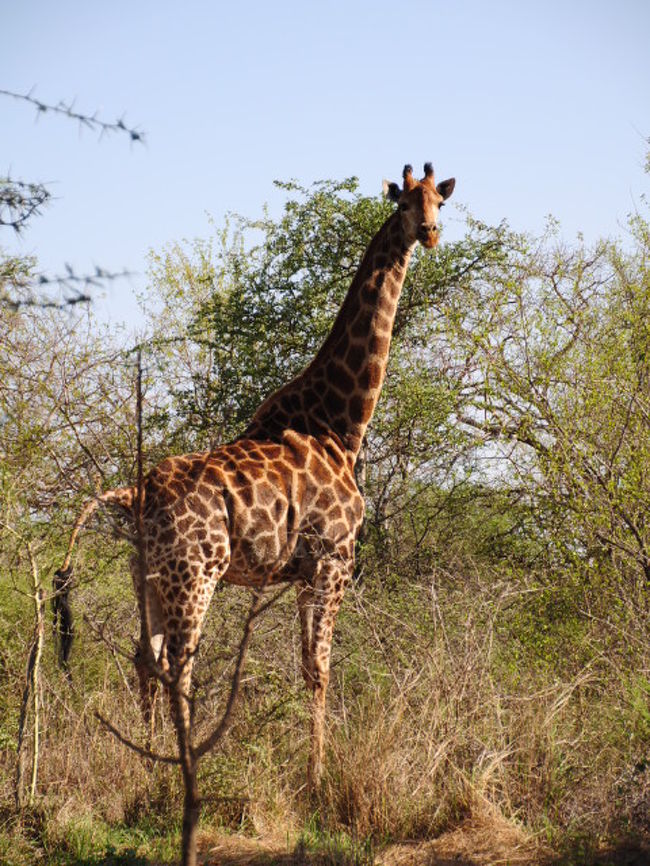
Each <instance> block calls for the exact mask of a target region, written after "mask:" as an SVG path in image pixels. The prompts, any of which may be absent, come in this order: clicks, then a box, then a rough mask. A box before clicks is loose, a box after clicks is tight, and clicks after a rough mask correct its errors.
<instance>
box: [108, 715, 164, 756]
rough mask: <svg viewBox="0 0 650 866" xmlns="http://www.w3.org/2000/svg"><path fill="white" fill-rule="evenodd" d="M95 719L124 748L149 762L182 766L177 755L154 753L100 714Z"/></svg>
mask: <svg viewBox="0 0 650 866" xmlns="http://www.w3.org/2000/svg"><path fill="white" fill-rule="evenodd" d="M95 717H96V718H97V719H98V721H100V722H101V723H102V725H104V727H105V728H106V729H107V730H108V731H110V732H111V734H113V736H114V737H115V738H116V739H118V740H119V741H120V743H122V744H123V745H124V746H126V747H127V748H129V749H131V750H132V751H134V752H136V753H137V754H138V755H140V757H142V758H146V759H147V760H148V761H160V763H161V764H180V759H179V758H177V757H176V756H175V755H160V754H159V753H158V752H152V751H151V750H150V749H145V748H143V747H142V746H139V745H138V744H137V743H134V742H133V740H130V739H129V738H128V737H126V736H125V735H124V734H123V733H122V732H121V731H120V730H118V728H116V727H115V725H113V724H111V722H109V721H108V719H106V718H104V716H102V714H101V713H100V712H96V713H95Z"/></svg>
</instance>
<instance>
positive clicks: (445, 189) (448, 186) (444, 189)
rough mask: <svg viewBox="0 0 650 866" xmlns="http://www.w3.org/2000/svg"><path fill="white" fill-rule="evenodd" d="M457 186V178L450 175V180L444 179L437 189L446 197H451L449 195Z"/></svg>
mask: <svg viewBox="0 0 650 866" xmlns="http://www.w3.org/2000/svg"><path fill="white" fill-rule="evenodd" d="M455 186H456V178H455V177H450V178H449V180H442V181H440V183H439V184H438V186H437V187H436V190H437V191H438V192H439V193H440V195H441V196H442V197H443V199H445V198H449V196H450V195H451V194H452V192H453V191H454V187H455Z"/></svg>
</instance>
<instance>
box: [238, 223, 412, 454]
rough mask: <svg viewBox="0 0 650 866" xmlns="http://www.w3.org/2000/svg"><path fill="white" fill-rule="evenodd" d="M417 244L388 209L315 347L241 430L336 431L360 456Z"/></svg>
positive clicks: (253, 433)
mask: <svg viewBox="0 0 650 866" xmlns="http://www.w3.org/2000/svg"><path fill="white" fill-rule="evenodd" d="M413 246H414V244H407V243H406V242H405V240H404V236H403V233H402V228H401V223H400V220H399V217H398V215H397V213H395V214H393V215H392V216H390V217H389V218H388V219H387V220H386V222H385V223H384V225H383V226H382V227H381V229H380V230H379V232H378V233H377V234H376V235H375V237H374V238H373V240H372V241H371V242H370V246H369V247H368V249H367V251H366V253H365V255H364V257H363V260H362V262H361V264H360V266H359V269H358V271H357V273H356V275H355V277H354V279H353V280H352V285H351V286H350V289H349V290H348V293H347V295H346V297H345V299H344V301H343V304H342V306H341V309H340V310H339V313H338V316H337V317H336V320H335V321H334V325H333V327H332V330H331V332H330V334H329V336H328V337H327V339H326V340H325V342H324V344H323V346H322V347H321V349H320V350H319V352H318V354H317V355H316V357H315V358H314V360H313V361H312V362H311V363H310V364H309V366H308V367H307V368H306V369H305V370H304V371H303V372H302V373H301V374H300V375H299V376H297V377H296V378H295V379H293V380H292V381H291V382H289V383H288V384H287V385H285V386H284V387H282V388H280V390H279V391H276V392H275V393H274V394H272V395H271V396H270V397H268V398H267V399H266V400H265V401H264V402H263V403H262V405H261V406H260V408H259V409H258V410H257V412H256V413H255V415H254V417H253V420H252V422H251V424H250V425H249V427H248V429H247V430H246V432H245V433H244V434H243V435H244V437H247V438H261V437H269V438H276V437H277V436H278V435H281V433H282V432H283V431H284V430H286V429H294V430H296V431H297V432H300V433H308V434H311V435H315V436H316V435H323V434H329V435H335V436H336V437H338V439H339V440H340V441H341V444H342V445H343V447H344V449H345V450H346V451H347V452H349V453H351V455H352V456H353V457H354V458H356V456H357V454H358V453H359V449H360V447H361V443H362V441H363V436H364V434H365V431H366V428H367V426H368V424H369V422H370V419H371V418H372V415H373V412H374V410H375V406H376V405H377V401H378V399H379V395H380V393H381V388H382V385H383V381H384V375H385V372H386V364H387V362H388V352H389V349H390V341H391V335H392V331H393V324H394V321H395V314H396V312H397V302H398V300H399V296H400V293H401V290H402V286H403V284H404V279H405V277H406V271H407V267H408V263H409V260H410V258H411V253H412V252H413Z"/></svg>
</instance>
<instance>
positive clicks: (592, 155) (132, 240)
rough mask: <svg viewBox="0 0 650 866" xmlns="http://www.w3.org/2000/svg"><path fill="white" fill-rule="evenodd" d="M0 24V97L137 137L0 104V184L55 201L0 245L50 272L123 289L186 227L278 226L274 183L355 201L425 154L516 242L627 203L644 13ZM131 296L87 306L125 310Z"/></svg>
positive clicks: (1, 5)
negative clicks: (263, 215)
mask: <svg viewBox="0 0 650 866" xmlns="http://www.w3.org/2000/svg"><path fill="white" fill-rule="evenodd" d="M0 31H1V32H2V52H1V53H0V88H4V89H8V90H15V91H20V92H26V91H28V90H30V89H31V88H32V87H35V95H36V96H38V97H39V98H40V99H42V100H43V101H47V102H57V101H58V100H60V99H63V100H71V99H73V98H74V99H75V106H76V108H77V109H78V110H80V111H87V112H89V113H92V112H94V111H95V110H96V109H98V110H99V113H100V116H101V117H102V118H103V119H106V120H113V119H115V118H116V117H118V116H120V115H122V114H123V113H125V115H126V120H127V122H130V123H132V124H134V125H138V126H139V127H140V128H141V129H142V130H144V131H145V132H146V133H147V144H146V146H145V147H140V146H132V145H130V143H129V142H128V140H127V138H126V137H125V136H122V135H113V136H109V137H105V138H103V139H102V140H101V141H97V137H96V136H95V135H93V134H92V133H90V132H88V131H83V132H81V133H80V131H79V130H78V128H77V126H76V125H75V124H74V123H71V122H70V121H67V120H65V119H62V118H58V117H53V116H49V115H48V116H45V117H41V118H40V120H38V122H35V113H34V110H33V109H32V108H30V107H29V106H27V105H25V104H22V103H20V102H15V101H13V100H9V99H7V98H0V131H1V134H0V173H4V172H6V171H10V172H11V175H12V176H13V177H14V178H16V179H27V180H41V181H47V182H50V183H51V189H52V191H53V192H54V194H55V196H56V201H54V202H53V203H52V204H51V206H50V207H49V208H48V210H47V211H46V213H45V215H44V216H43V217H41V218H39V219H37V220H34V221H33V222H32V225H31V227H30V228H29V230H28V231H27V232H26V233H25V235H24V237H23V238H22V239H16V238H14V237H13V236H12V234H11V232H10V231H9V230H8V229H1V228H0V232H1V233H2V234H0V246H2V247H3V248H4V249H5V250H10V251H16V250H18V251H20V252H22V253H35V254H36V255H37V256H38V258H39V261H40V264H41V266H42V268H43V269H44V270H46V271H50V272H61V271H62V269H63V263H64V262H70V263H71V264H72V265H73V266H74V268H75V270H77V271H78V272H83V271H84V270H88V269H92V267H93V266H94V265H95V264H98V265H101V266H103V267H106V268H114V269H120V268H122V267H127V268H129V269H131V270H134V271H139V272H140V274H141V275H140V277H138V278H137V280H136V281H135V285H136V286H140V287H142V286H144V285H145V280H146V255H147V251H148V250H149V249H150V248H153V249H156V250H160V249H161V248H162V246H163V245H164V244H166V243H168V242H171V241H175V240H181V239H183V238H193V237H196V236H207V235H208V234H209V233H210V231H211V229H210V224H209V221H208V218H207V214H211V215H212V216H213V217H214V218H215V219H216V220H217V222H219V221H220V220H221V219H222V217H223V215H224V214H225V213H226V212H228V211H237V212H239V213H243V214H245V215H247V216H257V215H258V214H259V213H260V212H261V209H262V206H263V204H264V203H265V202H268V203H269V204H270V206H271V210H272V212H278V211H279V209H280V206H281V202H282V198H281V195H280V194H279V193H278V191H276V190H275V189H274V187H273V180H274V179H276V178H278V179H288V178H291V177H295V178H297V179H299V180H300V181H302V182H304V183H310V182H311V181H313V180H317V179H322V178H342V177H347V176H349V175H357V176H358V177H359V178H360V182H361V189H362V191H363V192H364V193H368V194H372V193H375V192H379V190H380V187H381V180H382V178H383V177H388V178H389V179H392V178H395V179H399V174H400V170H401V167H402V165H403V164H404V163H405V162H413V163H414V164H415V165H416V166H417V167H418V169H419V168H420V167H421V165H422V163H423V162H424V161H425V160H432V161H433V163H434V166H435V168H436V176H437V177H438V178H440V179H442V178H443V177H447V176H450V175H455V176H456V178H457V187H456V192H455V194H454V199H452V200H451V202H450V205H451V204H452V203H453V202H454V201H457V202H459V203H463V204H465V205H467V206H468V207H469V208H470V209H471V211H472V212H473V213H474V214H475V215H476V216H478V217H480V218H482V219H484V220H487V221H490V222H498V221H500V220H501V219H502V218H504V217H505V218H507V219H508V220H509V222H510V224H511V225H512V227H513V228H515V229H522V230H533V231H534V230H539V229H540V228H541V227H542V226H543V224H544V219H545V216H546V215H547V214H549V213H553V214H554V215H555V216H556V217H558V218H559V219H560V221H561V223H562V226H563V233H564V234H565V235H566V237H568V238H572V237H574V236H575V234H576V233H577V232H578V231H583V232H584V234H585V236H586V238H587V239H595V238H596V237H599V236H601V235H613V234H619V233H620V231H621V228H620V227H621V225H622V224H623V223H624V221H625V217H626V214H628V213H629V212H630V211H632V210H633V209H634V207H635V205H636V203H637V202H638V200H639V197H640V195H641V194H642V193H643V192H644V191H647V189H648V178H647V177H646V176H644V174H643V163H644V157H645V151H646V147H647V146H646V143H645V141H644V139H645V138H647V137H648V136H649V135H650V47H649V46H650V3H648V2H647V0H619V2H618V3H612V2H603V0H564V2H558V0H544V2H542V0H525V2H524V0H511V2H503V0H491V2H481V0H456V2H450V0H446V2H438V0H393V2H385V0H372V2H371V0H346V2H341V0H327V2H320V3H316V2H310V0H301V2H289V0H286V2H285V0H275V2H270V0H266V2H263V0H248V2H228V3H225V2H217V0H214V2H207V0H203V2H200V0H182V2H181V0H179V2H166V0H155V2H154V0H137V2H136V0H129V2H124V0H111V2H110V3H109V2H88V0H85V2H83V0H57V2H55V3H54V2H46V0H21V2H15V0H0ZM445 217H446V219H445V223H446V225H447V229H446V231H447V236H448V237H453V236H454V235H455V234H456V235H457V234H458V232H459V231H460V230H461V229H460V224H458V223H456V224H455V220H456V219H457V218H458V214H456V215H454V209H453V208H452V207H449V208H448V209H447V210H446V211H445ZM443 237H444V235H443ZM133 288H134V286H133V285H130V284H128V283H119V284H118V283H115V284H113V285H109V286H108V287H107V289H106V298H105V299H104V300H98V301H97V310H98V313H99V314H100V315H101V316H102V317H110V318H111V319H112V320H114V321H119V320H121V319H123V318H124V317H128V316H130V315H131V314H132V313H133V311H134V310H135V303H134V302H133Z"/></svg>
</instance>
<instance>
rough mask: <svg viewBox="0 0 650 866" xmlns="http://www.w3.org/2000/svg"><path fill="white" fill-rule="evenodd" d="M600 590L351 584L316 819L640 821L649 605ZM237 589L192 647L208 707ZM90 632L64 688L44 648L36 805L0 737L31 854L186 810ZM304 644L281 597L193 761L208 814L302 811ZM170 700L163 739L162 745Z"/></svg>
mask: <svg viewBox="0 0 650 866" xmlns="http://www.w3.org/2000/svg"><path fill="white" fill-rule="evenodd" d="M110 595H111V598H113V599H114V598H115V595H116V594H115V590H114V587H113V588H111V589H110ZM610 601H611V599H610ZM601 602H602V603H601V604H600V607H599V608H598V609H597V608H596V606H594V605H591V606H590V608H589V609H588V610H587V609H584V610H582V613H581V605H582V601H581V600H580V599H579V598H578V597H577V596H576V597H572V599H569V600H567V597H566V596H565V595H563V593H562V592H561V591H560V590H559V589H558V590H557V591H556V590H554V589H553V588H552V585H551V589H549V583H548V582H544V583H542V582H536V581H535V580H533V579H532V578H531V577H530V575H527V576H526V579H525V580H524V579H520V578H515V577H513V574H512V573H511V572H505V571H503V572H499V571H495V570H490V569H487V568H483V569H478V568H474V569H471V568H470V569H466V570H465V571H464V572H463V573H455V574H452V573H451V572H449V571H438V572H432V573H431V574H429V575H427V576H426V577H425V578H420V579H419V580H418V581H417V582H414V581H410V582H409V581H402V582H400V581H392V582H390V583H387V582H385V581H384V582H380V581H378V582H372V581H367V582H366V583H364V584H363V585H361V586H357V587H355V588H353V589H351V590H350V591H349V593H348V596H347V598H346V602H345V604H344V608H343V610H342V612H341V615H340V617H339V623H338V626H337V632H336V640H335V649H334V655H333V668H332V680H331V686H330V694H329V710H330V711H329V717H328V731H327V740H326V742H327V754H326V762H325V778H324V783H323V789H322V794H321V802H320V809H319V815H320V817H319V825H318V832H319V833H320V834H321V835H322V838H323V839H324V838H325V837H326V836H327V834H330V836H329V837H328V838H331V839H336V838H339V837H337V836H336V834H343V836H341V837H340V838H349V839H351V840H357V841H353V842H352V843H351V848H350V850H353V849H354V851H356V854H355V855H354V856H357V855H358V856H359V857H361V858H362V859H363V857H366V855H367V853H368V851H369V850H370V848H368V846H367V845H366V842H364V840H373V842H372V845H373V846H374V848H376V847H377V846H378V845H381V844H383V843H385V842H387V841H389V840H393V841H399V840H406V839H428V838H431V837H433V836H435V835H437V834H440V833H442V832H443V831H449V830H452V829H453V828H455V827H457V826H459V824H461V823H462V822H463V821H467V820H473V821H476V820H481V821H490V820H494V821H500V822H503V821H505V822H508V823H509V824H510V825H511V826H513V827H516V828H518V829H519V830H520V831H521V832H522V833H523V834H527V835H528V836H530V837H534V838H537V839H540V840H543V841H544V842H545V843H549V844H551V845H553V846H554V847H556V848H561V847H562V845H566V844H568V841H570V840H572V839H573V840H576V839H580V840H584V839H589V840H590V844H592V845H593V846H597V844H598V842H599V840H602V839H605V838H609V839H612V838H615V837H618V836H625V837H627V838H635V839H637V840H641V842H642V843H644V844H645V843H647V842H649V841H650V822H649V818H648V816H649V815H650V800H649V795H650V783H649V779H650V760H649V758H650V710H649V707H650V689H649V684H648V680H649V676H648V671H649V669H650V650H649V646H648V641H647V631H646V630H647V623H646V620H645V617H644V615H643V611H642V610H641V609H640V608H638V607H634V605H632V606H629V605H628V606H627V607H624V612H623V613H621V610H623V608H621V606H620V605H619V606H618V608H617V611H618V612H617V613H616V615H614V613H613V611H612V609H611V606H610V610H609V612H608V609H607V608H608V604H609V602H608V601H607V599H602V600H601ZM120 604H121V605H122V606H123V610H122V609H121V608H119V605H118V615H117V616H115V617H114V620H115V622H116V623H118V622H119V623H121V626H120V628H122V633H121V634H118V635H117V636H118V637H120V639H122V640H124V641H126V642H127V643H128V641H129V640H130V639H131V636H132V631H133V626H134V623H135V620H132V618H130V616H129V615H128V613H127V611H128V609H129V604H130V603H129V600H128V597H127V596H126V595H125V596H124V597H123V600H122V601H121V602H120ZM246 604H247V598H246V595H245V593H241V592H239V591H238V590H233V589H231V588H226V589H223V590H220V591H219V592H218V593H217V595H216V597H215V599H214V602H213V605H212V609H211V612H210V616H209V620H208V623H207V627H206V634H205V638H204V641H203V645H202V648H201V652H200V654H199V658H198V660H197V682H198V685H199V701H198V703H197V719H198V724H199V728H200V727H201V725H202V724H205V725H206V726H207V725H209V724H210V721H211V719H213V718H214V717H215V715H216V713H217V711H218V709H219V707H220V706H222V704H223V700H224V695H225V690H226V688H227V685H228V674H229V670H230V668H229V658H230V653H231V650H232V649H233V647H234V646H235V644H236V641H237V639H238V637H239V634H238V627H237V623H238V622H241V614H242V611H243V610H244V608H245V606H246ZM554 604H555V605H556V606H557V608H558V610H557V612H556V613H557V615H556V616H555V619H554V620H553V619H552V618H549V616H548V606H549V605H554ZM95 615H96V607H95ZM81 622H82V620H80V628H81V627H82V626H81ZM536 622H537V626H536V625H535V623H536ZM549 623H550V625H549ZM116 628H117V625H116ZM117 631H118V632H119V628H117ZM79 644H80V645H81V646H83V647H84V653H83V655H82V656H80V655H79V654H77V655H76V656H75V660H74V669H73V675H74V681H75V684H76V685H75V688H74V690H72V691H71V690H70V689H69V687H68V686H67V685H66V683H65V680H64V679H63V678H62V677H61V676H60V674H59V673H58V672H57V671H56V670H55V669H54V667H53V665H52V658H51V655H50V656H49V657H47V658H46V664H45V680H44V690H43V698H42V703H43V707H42V717H43V737H42V758H41V772H40V778H39V793H40V799H39V803H38V807H37V810H36V813H35V814H37V816H38V817H37V819H36V818H31V819H29V820H28V819H27V818H25V816H23V821H22V824H21V822H20V821H18V822H17V819H16V816H15V814H14V813H13V812H12V805H11V797H12V792H11V787H12V778H13V761H14V758H15V755H14V752H13V751H12V746H11V738H10V737H9V738H8V739H7V740H6V742H4V744H3V751H2V753H1V761H0V773H1V778H2V785H3V788H2V797H1V801H0V807H1V808H2V812H3V814H4V815H5V824H4V828H3V829H0V851H5V852H6V851H7V850H11V852H12V857H13V858H14V859H13V861H11V860H7V862H15V863H16V864H20V866H22V864H26V863H29V862H31V860H32V859H33V858H34V856H35V854H34V852H35V851H38V852H40V855H42V856H45V857H46V858H47V857H54V856H55V854H56V852H57V851H58V852H59V854H61V852H64V853H65V856H66V857H69V858H72V859H70V862H73V861H74V857H75V856H77V854H75V851H77V849H78V852H77V853H78V857H77V859H83V857H82V854H83V850H86V851H93V852H97V851H98V850H99V849H101V847H102V845H104V846H105V847H106V848H107V850H108V848H110V847H111V846H112V847H113V849H115V850H117V849H118V848H119V846H120V845H121V846H122V847H123V848H124V850H127V849H128V850H132V851H133V852H134V854H133V856H134V857H135V856H136V855H137V856H140V854H142V852H145V853H150V852H151V851H152V850H153V849H152V845H153V844H154V843H153V840H154V839H158V840H161V839H162V840H165V839H170V838H174V833H176V832H177V830H178V822H179V816H180V813H181V789H180V782H179V778H178V774H177V772H176V770H175V769H174V768H170V767H166V766H157V767H155V768H154V769H153V771H151V770H149V769H148V768H147V767H146V766H145V765H144V764H143V762H142V761H141V759H140V758H138V757H137V756H136V755H135V754H134V753H133V752H131V751H129V750H128V749H127V748H125V747H124V746H122V745H121V744H120V743H118V742H117V741H116V740H115V738H114V737H112V736H111V735H110V734H109V733H107V732H106V731H105V730H104V729H103V728H102V726H101V725H100V723H99V722H98V720H97V718H96V716H95V711H96V710H101V712H102V713H103V714H104V715H106V716H108V717H110V718H111V719H113V720H114V721H116V723H118V725H119V726H120V727H121V728H122V729H123V730H125V731H126V732H129V733H130V734H131V735H132V736H133V737H135V738H138V737H142V738H143V736H144V732H143V730H142V725H141V722H140V718H139V710H138V705H137V699H136V694H135V684H134V682H133V676H132V673H131V671H130V670H129V669H128V667H124V665H123V664H118V662H119V658H115V657H113V656H112V655H111V653H110V652H109V651H108V649H107V646H106V645H105V644H103V643H101V642H97V641H94V640H93V638H92V634H91V631H90V630H89V629H88V628H87V627H86V631H85V633H84V634H83V635H82V637H80V641H79ZM298 658H299V646H298V627H297V621H296V615H295V612H294V608H293V603H292V601H291V600H290V599H284V600H283V601H282V602H281V603H280V604H279V605H278V607H277V608H275V609H273V610H272V611H271V612H270V614H269V615H268V616H267V618H266V619H265V620H264V622H263V623H262V624H261V625H260V628H259V630H258V633H257V635H256V639H255V645H254V647H253V650H252V652H251V656H250V659H249V664H248V668H247V676H246V679H245V682H244V686H243V696H242V698H243V700H242V704H241V707H240V710H239V713H238V716H237V720H236V724H235V727H234V729H233V731H232V733H231V734H230V736H229V737H228V739H227V741H226V743H225V745H224V747H223V748H222V749H221V751H219V752H217V753H215V754H214V755H212V756H211V757H210V758H209V760H207V761H206V763H205V766H204V767H203V770H202V777H201V789H202V792H203V794H204V796H205V807H204V819H203V820H204V822H205V824H206V826H211V827H215V826H216V827H222V828H225V829H227V830H229V831H238V832H245V833H252V834H255V833H274V834H276V835H277V834H278V833H280V834H287V833H288V834H292V838H297V837H298V836H299V834H300V832H301V828H305V827H310V826H312V825H311V824H310V821H313V809H312V806H311V805H310V804H309V802H308V800H307V797H306V791H305V784H304V783H305V767H306V755H307V730H308V715H307V701H306V698H305V695H304V693H303V687H302V680H301V677H300V674H299V666H298ZM159 714H160V719H159V729H158V733H157V742H156V748H157V749H159V750H160V751H170V750H172V749H173V732H172V729H171V725H170V724H169V722H168V721H165V718H164V713H163V712H162V710H160V709H159ZM12 815H13V817H12ZM109 831H110V832H109ZM304 832H306V831H304ZM120 833H122V834H124V835H123V836H120V835H119V834H120ZM111 834H112V835H111ZM116 834H117V835H116ZM332 834H333V835H332ZM308 835H309V834H308ZM305 838H307V837H305ZM310 838H311V837H310ZM75 839H76V840H77V841H76V842H75V841H74V840H75ZM8 840H14V841H12V842H8ZM15 840H19V841H15ZM159 844H162V845H163V847H164V842H162V843H159ZM305 844H306V843H305ZM368 844H370V843H369V842H368ZM364 845H365V846H366V847H364ZM2 846H4V848H3V847H2ZM355 846H356V847H355ZM359 846H360V847H359ZM82 849H83V850H82ZM138 852H140V854H138ZM359 852H361V853H359ZM364 852H365V853H364ZM59 854H56V856H59ZM7 856H8V855H7V854H6V853H5V854H2V855H0V857H5V858H6V857H7ZM61 856H63V854H61ZM84 856H85V855H84ZM350 856H352V855H350ZM30 858H31V859H30ZM364 862H365V861H364Z"/></svg>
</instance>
